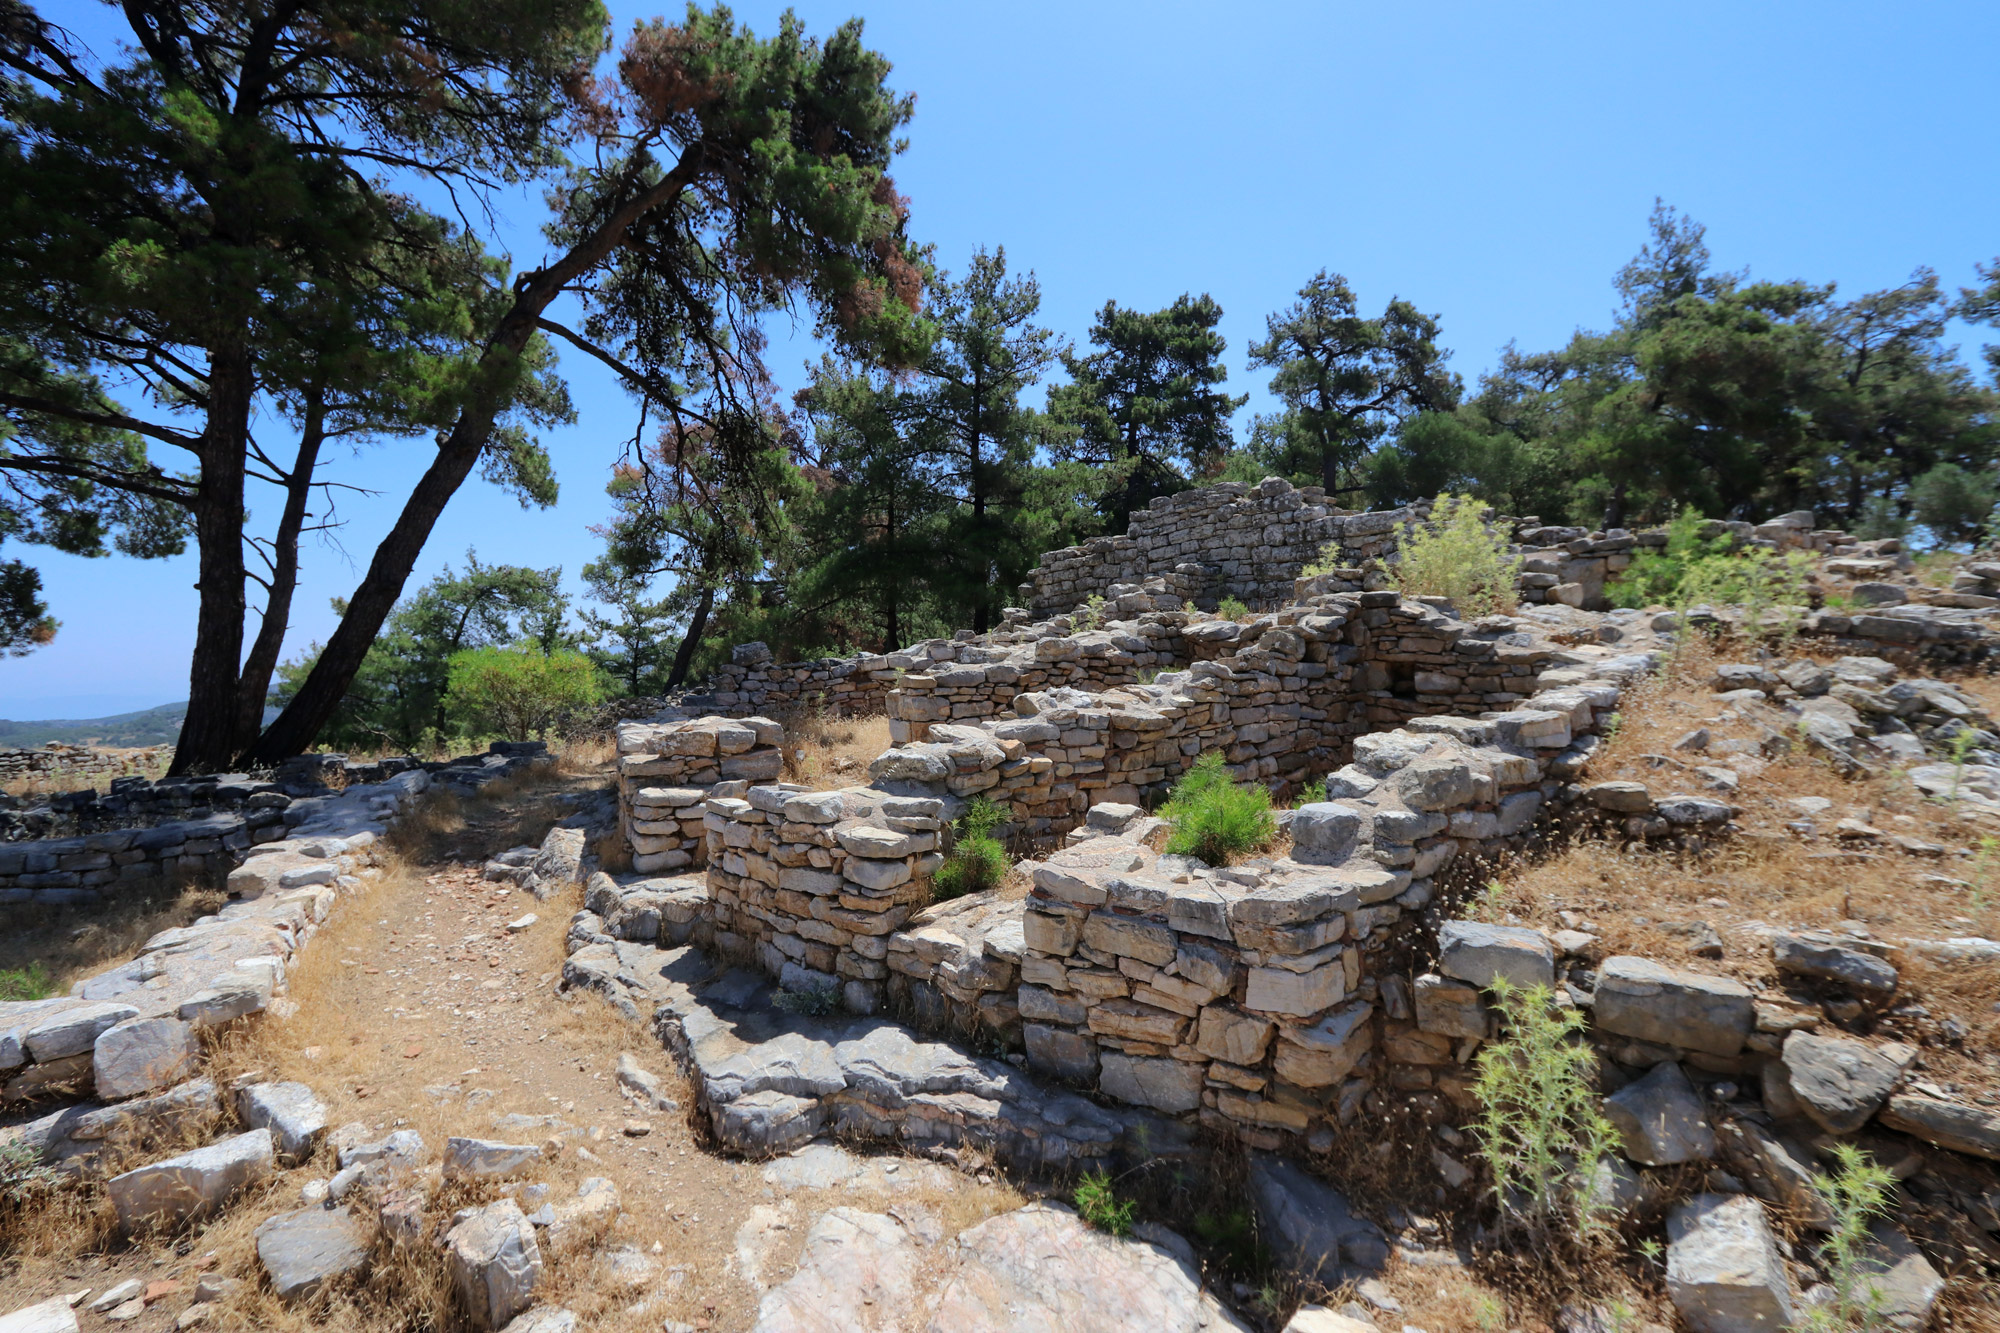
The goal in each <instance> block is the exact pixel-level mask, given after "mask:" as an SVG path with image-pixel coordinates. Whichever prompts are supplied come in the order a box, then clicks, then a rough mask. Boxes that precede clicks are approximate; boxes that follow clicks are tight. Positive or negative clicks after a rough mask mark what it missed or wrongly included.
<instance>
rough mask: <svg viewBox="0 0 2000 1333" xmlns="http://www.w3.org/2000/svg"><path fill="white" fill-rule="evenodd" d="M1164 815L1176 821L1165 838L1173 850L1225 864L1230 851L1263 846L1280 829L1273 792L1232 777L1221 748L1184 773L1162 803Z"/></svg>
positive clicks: (1167, 819)
mask: <svg viewBox="0 0 2000 1333" xmlns="http://www.w3.org/2000/svg"><path fill="white" fill-rule="evenodd" d="M1160 816H1161V818H1163V819H1165V820H1166V821H1167V822H1168V823H1170V824H1172V825H1173V832H1172V833H1171V834H1170V835H1168V838H1167V850H1168V851H1169V852H1171V853H1173V854H1174V855H1176V856H1192V857H1195V858H1197V859H1199V860H1202V861H1206V862H1207V863H1208V864H1210V865H1213V866H1219V865H1227V864H1228V863H1229V859H1230V858H1231V857H1232V856H1240V855H1242V854H1243V853H1244V852H1250V851H1255V850H1257V849H1258V848H1260V847H1263V846H1265V845H1266V844H1268V843H1269V842H1270V841H1271V839H1272V838H1273V837H1275V836H1276V835H1277V832H1278V821H1277V820H1276V819H1275V818H1274V817H1273V816H1272V814H1271V793H1270V792H1268V791H1266V790H1265V789H1264V788H1262V787H1259V786H1255V785H1238V784H1237V783H1235V782H1232V781H1231V780H1230V777H1229V768H1228V766H1227V765H1225V764H1224V763H1223V762H1222V754H1221V752H1220V751H1217V750H1211V751H1209V752H1208V753H1207V754H1205V755H1203V756H1202V757H1201V758H1199V759H1197V760H1195V763H1194V767H1192V768H1190V769H1189V770H1188V771H1187V772H1185V773H1183V774H1181V777H1180V780H1179V781H1177V782H1176V783H1174V790H1173V795H1172V796H1170V797H1168V798H1167V803H1166V804H1165V805H1163V806H1161V807H1160Z"/></svg>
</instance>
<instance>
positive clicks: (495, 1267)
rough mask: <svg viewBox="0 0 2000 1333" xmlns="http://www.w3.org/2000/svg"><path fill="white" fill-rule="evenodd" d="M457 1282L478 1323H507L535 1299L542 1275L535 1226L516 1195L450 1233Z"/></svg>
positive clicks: (449, 1256)
mask: <svg viewBox="0 0 2000 1333" xmlns="http://www.w3.org/2000/svg"><path fill="white" fill-rule="evenodd" d="M444 1239H445V1257H446V1261H447V1263H448V1265H449V1266H450V1269H451V1281H452V1286H453V1287H455V1288H456V1289H457V1291H458V1294H459V1298H460V1299H461V1300H462V1301H463V1302H464V1303H465V1308H466V1310H467V1312H468V1313H469V1315H470V1317H471V1320H472V1324H473V1327H475V1328H478V1329H499V1328H505V1327H506V1326H507V1325H508V1324H509V1323H510V1322H512V1320H513V1319H514V1317H515V1316H516V1315H518V1314H520V1313H521V1312H522V1311H523V1310H526V1309H527V1308H528V1306H529V1304H530V1303H531V1302H532V1300H533V1297H534V1291H535V1284H536V1283H538V1282H540V1281H541V1279H542V1251H541V1247H540V1246H539V1245H537V1244H536V1243H535V1228H534V1226H533V1224H532V1223H530V1222H529V1221H528V1215H527V1214H526V1213H523V1212H522V1211H521V1205H520V1204H518V1203H515V1202H514V1201H513V1200H512V1199H502V1200H500V1202H498V1203H492V1204H488V1205H487V1206H486V1207H484V1208H481V1209H479V1210H478V1211H477V1212H475V1213H473V1214H472V1215H471V1216H470V1217H468V1218H466V1219H465V1220H464V1221H463V1222H460V1223H459V1224H458V1225H457V1226H455V1227H453V1228H452V1229H451V1230H450V1231H448V1232H446V1233H445V1238H444Z"/></svg>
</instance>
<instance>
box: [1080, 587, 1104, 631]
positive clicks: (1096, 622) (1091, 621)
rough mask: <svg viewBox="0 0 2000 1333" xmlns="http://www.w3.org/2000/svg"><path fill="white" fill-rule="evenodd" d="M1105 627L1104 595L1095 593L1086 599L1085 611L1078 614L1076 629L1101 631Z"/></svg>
mask: <svg viewBox="0 0 2000 1333" xmlns="http://www.w3.org/2000/svg"><path fill="white" fill-rule="evenodd" d="M1103 625H1104V594H1103V593H1101V592H1094V593H1092V594H1090V596H1089V597H1086V598H1085V599H1084V602H1083V609H1082V610H1080V611H1078V612H1077V613H1076V627H1077V629H1079V630H1091V629H1099V628H1102V627H1103Z"/></svg>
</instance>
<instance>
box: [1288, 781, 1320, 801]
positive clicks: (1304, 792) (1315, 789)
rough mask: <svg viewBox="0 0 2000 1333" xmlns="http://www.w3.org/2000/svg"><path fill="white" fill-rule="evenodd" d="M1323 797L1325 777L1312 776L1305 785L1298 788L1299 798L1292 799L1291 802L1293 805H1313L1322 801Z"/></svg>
mask: <svg viewBox="0 0 2000 1333" xmlns="http://www.w3.org/2000/svg"><path fill="white" fill-rule="evenodd" d="M1325 799H1326V779H1325V778H1314V779H1313V780H1312V781H1311V782H1308V783H1307V784H1306V785H1305V786H1303V787H1301V788H1299V798H1298V799H1297V800H1296V801H1293V802H1292V804H1293V805H1295V806H1299V805H1314V804H1317V803H1318V802H1320V801H1324V800H1325Z"/></svg>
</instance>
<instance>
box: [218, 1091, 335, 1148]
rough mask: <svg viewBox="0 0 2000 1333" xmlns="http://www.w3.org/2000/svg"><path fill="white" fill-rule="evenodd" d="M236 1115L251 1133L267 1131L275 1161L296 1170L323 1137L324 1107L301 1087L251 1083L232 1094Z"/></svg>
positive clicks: (324, 1104)
mask: <svg viewBox="0 0 2000 1333" xmlns="http://www.w3.org/2000/svg"><path fill="white" fill-rule="evenodd" d="M236 1113H237V1115H239V1116H241V1117H242V1118H243V1123H244V1124H246V1125H248V1126H250V1127H251V1128H252V1129H268V1130H270V1131H271V1134H272V1137H273V1139H274V1141H275V1142H276V1145H277V1153H278V1160H279V1161H280V1162H282V1163H283V1164H284V1165H286V1166H297V1165H299V1164H300V1163H301V1162H303V1161H305V1160H306V1159H307V1158H308V1157H311V1156H312V1154H313V1149H314V1148H315V1147H316V1146H318V1144H319V1141H320V1140H321V1139H322V1138H324V1137H325V1136H326V1103H324V1102H322V1101H321V1100H320V1099H319V1098H318V1097H315V1096H314V1095H313V1090H312V1089H311V1088H309V1087H307V1086H306V1085H305V1084H303V1083H252V1084H250V1085H249V1086H248V1087H243V1088H238V1089H237V1090H236Z"/></svg>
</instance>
